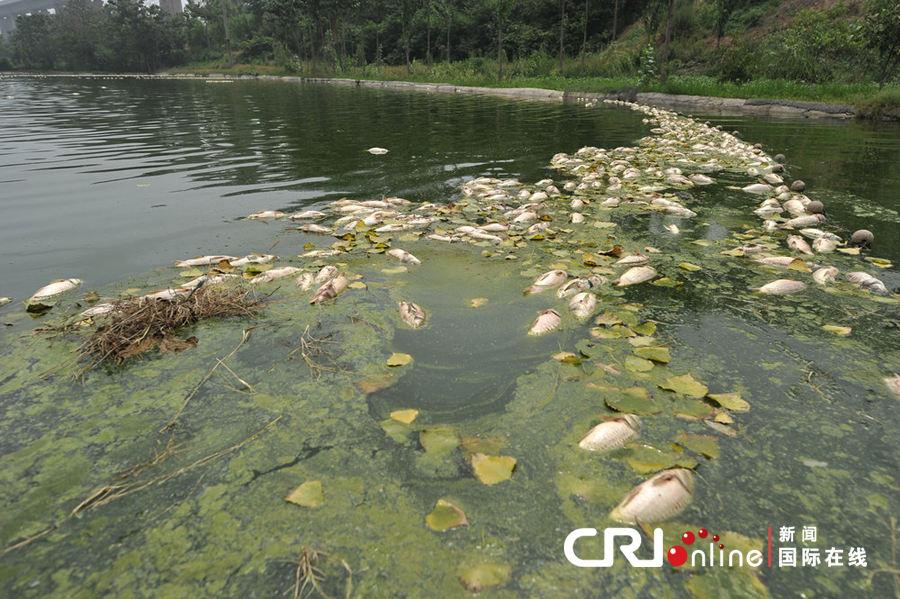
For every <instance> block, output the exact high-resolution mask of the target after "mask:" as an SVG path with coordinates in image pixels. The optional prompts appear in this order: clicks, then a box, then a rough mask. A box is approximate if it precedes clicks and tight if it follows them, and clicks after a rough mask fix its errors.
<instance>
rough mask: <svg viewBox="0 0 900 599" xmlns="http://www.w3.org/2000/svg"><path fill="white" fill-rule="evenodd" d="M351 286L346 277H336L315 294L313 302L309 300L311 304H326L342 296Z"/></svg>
mask: <svg viewBox="0 0 900 599" xmlns="http://www.w3.org/2000/svg"><path fill="white" fill-rule="evenodd" d="M349 284H350V281H348V280H347V277H345V276H344V275H340V276H339V277H335V278H333V279H331V280H330V281H328V282H327V283H325V284H324V285H322V286H321V287H319V288H318V289H316V292H315V294H313V297H312V299H311V300H309V303H310V304H321V303H322V302H326V301H328V300H330V299H334V298H336V297H337V296H339V295H340V294H341V292H342V291H344V289H346V288H347V285H349Z"/></svg>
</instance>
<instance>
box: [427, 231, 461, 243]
mask: <svg viewBox="0 0 900 599" xmlns="http://www.w3.org/2000/svg"><path fill="white" fill-rule="evenodd" d="M425 237H426V238H427V239H433V240H434V241H443V242H445V243H454V242H457V241H460V237H458V236H457V235H440V234H438V233H432V234H431V235H426V236H425Z"/></svg>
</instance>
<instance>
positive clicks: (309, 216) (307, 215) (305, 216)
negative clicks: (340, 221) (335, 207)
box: [288, 210, 328, 220]
mask: <svg viewBox="0 0 900 599" xmlns="http://www.w3.org/2000/svg"><path fill="white" fill-rule="evenodd" d="M326 216H328V215H327V214H325V213H324V212H319V211H318V210H304V211H303V212H296V213H294V214H292V215H290V216H289V217H288V218H289V219H291V220H316V219H320V218H325V217H326Z"/></svg>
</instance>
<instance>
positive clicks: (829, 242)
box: [812, 237, 837, 254]
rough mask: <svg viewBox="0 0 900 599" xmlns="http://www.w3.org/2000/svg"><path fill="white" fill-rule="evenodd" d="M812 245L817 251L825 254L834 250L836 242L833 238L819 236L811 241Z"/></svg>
mask: <svg viewBox="0 0 900 599" xmlns="http://www.w3.org/2000/svg"><path fill="white" fill-rule="evenodd" d="M812 246H813V249H814V250H816V251H817V252H818V253H820V254H825V253H828V252H833V251H834V250H836V249H837V242H835V240H834V239H828V238H827V237H819V238H818V239H816V240H814V241H813V242H812Z"/></svg>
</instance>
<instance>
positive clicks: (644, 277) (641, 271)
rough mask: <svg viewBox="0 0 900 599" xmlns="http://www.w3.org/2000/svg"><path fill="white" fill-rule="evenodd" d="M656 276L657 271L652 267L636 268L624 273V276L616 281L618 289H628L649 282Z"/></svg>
mask: <svg viewBox="0 0 900 599" xmlns="http://www.w3.org/2000/svg"><path fill="white" fill-rule="evenodd" d="M655 276H656V269H655V268H653V267H652V266H635V267H634V268H629V269H628V270H626V271H625V272H624V273H622V276H621V277H619V278H618V279H616V281H615V283H616V287H626V286H628V285H637V284H638V283H643V282H644V281H649V280H650V279H652V278H653V277H655Z"/></svg>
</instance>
